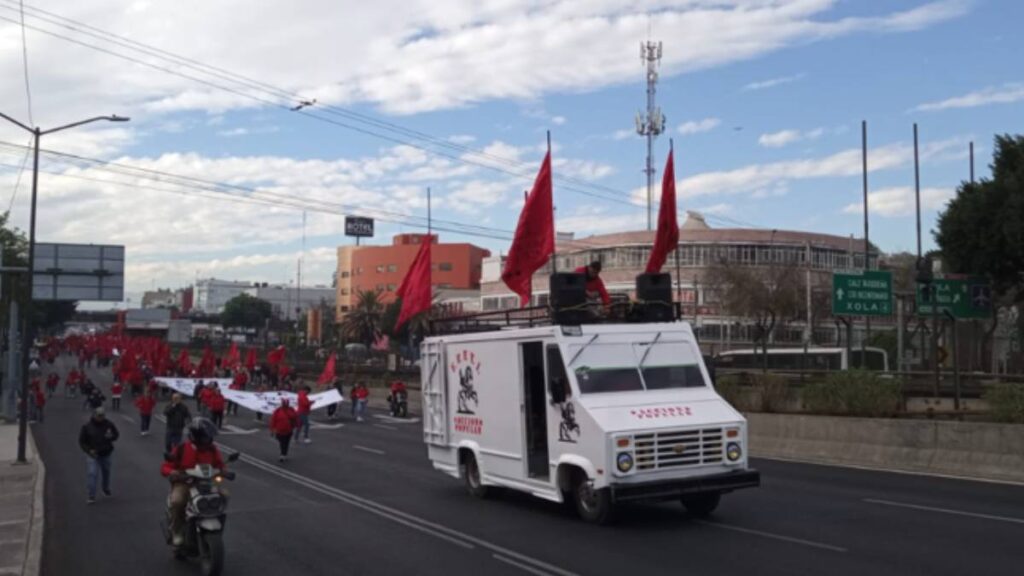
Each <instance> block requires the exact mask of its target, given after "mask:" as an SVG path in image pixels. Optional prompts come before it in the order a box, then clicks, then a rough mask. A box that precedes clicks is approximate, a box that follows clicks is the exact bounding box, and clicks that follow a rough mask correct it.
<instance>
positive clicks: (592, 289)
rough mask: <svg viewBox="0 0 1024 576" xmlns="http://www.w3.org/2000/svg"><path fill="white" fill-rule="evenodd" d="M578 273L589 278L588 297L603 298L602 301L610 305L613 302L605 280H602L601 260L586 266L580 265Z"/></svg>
mask: <svg viewBox="0 0 1024 576" xmlns="http://www.w3.org/2000/svg"><path fill="white" fill-rule="evenodd" d="M575 272H576V273H577V274H583V275H584V276H586V279H587V286H586V290H587V299H588V300H593V299H596V298H598V297H600V298H601V303H602V304H604V305H605V306H608V305H609V304H611V303H612V298H611V296H609V295H608V290H606V289H605V287H604V280H601V261H600V260H594V261H593V262H591V263H590V264H588V265H586V266H580V267H579V268H577V269H576V270H575Z"/></svg>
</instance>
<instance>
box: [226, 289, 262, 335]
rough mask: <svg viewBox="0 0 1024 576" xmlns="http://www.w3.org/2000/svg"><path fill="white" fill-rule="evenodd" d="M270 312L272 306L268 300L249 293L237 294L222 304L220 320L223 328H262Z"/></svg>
mask: <svg viewBox="0 0 1024 576" xmlns="http://www.w3.org/2000/svg"><path fill="white" fill-rule="evenodd" d="M272 312H273V307H272V306H271V305H270V302H267V301H266V300H263V299H262V298H257V297H255V296H250V295H249V294H239V295H238V296H235V297H234V298H232V299H231V300H228V301H227V304H225V305H224V312H223V313H221V315H220V321H221V324H223V325H224V327H225V328H229V327H232V326H242V327H244V328H262V327H263V326H264V325H265V324H266V322H267V320H268V319H269V318H270V316H271V314H272Z"/></svg>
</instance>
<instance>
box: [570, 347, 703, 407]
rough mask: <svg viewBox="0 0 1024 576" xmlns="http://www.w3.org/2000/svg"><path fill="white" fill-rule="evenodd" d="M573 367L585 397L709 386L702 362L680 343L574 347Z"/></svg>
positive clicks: (572, 350)
mask: <svg viewBox="0 0 1024 576" xmlns="http://www.w3.org/2000/svg"><path fill="white" fill-rule="evenodd" d="M569 351H570V354H571V355H575V357H576V361H575V363H574V365H573V366H572V367H571V369H572V371H573V373H574V374H575V375H576V381H577V383H578V384H579V387H580V392H581V393H582V394H588V393H590V394H593V393H606V392H630V391H638V390H664V389H669V388H696V387H702V386H704V385H705V382H704V376H703V373H702V372H701V370H700V366H699V361H698V360H697V359H696V358H694V357H693V353H692V352H691V347H690V345H689V344H688V343H687V342H683V341H680V340H675V341H665V340H661V341H659V339H657V338H652V339H651V341H648V342H611V343H608V342H600V341H598V342H593V341H591V342H587V343H586V344H579V345H571V346H570V347H569Z"/></svg>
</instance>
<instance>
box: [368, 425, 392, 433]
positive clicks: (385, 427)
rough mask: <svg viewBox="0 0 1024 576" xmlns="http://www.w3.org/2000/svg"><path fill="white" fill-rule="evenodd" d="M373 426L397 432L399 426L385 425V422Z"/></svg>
mask: <svg viewBox="0 0 1024 576" xmlns="http://www.w3.org/2000/svg"><path fill="white" fill-rule="evenodd" d="M373 427H374V428H380V429H382V430H391V431H393V432H397V431H398V428H395V427H393V426H385V425H383V424H374V425H373Z"/></svg>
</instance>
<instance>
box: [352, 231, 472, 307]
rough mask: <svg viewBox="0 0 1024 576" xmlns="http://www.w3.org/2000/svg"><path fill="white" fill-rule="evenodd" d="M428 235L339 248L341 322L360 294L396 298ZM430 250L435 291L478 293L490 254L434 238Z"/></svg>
mask: <svg viewBox="0 0 1024 576" xmlns="http://www.w3.org/2000/svg"><path fill="white" fill-rule="evenodd" d="M426 238H427V235H426V234H399V235H397V236H395V237H394V238H393V240H392V242H391V245H390V246H339V247H338V274H337V279H338V299H337V308H336V316H337V318H338V320H339V321H340V320H341V318H342V317H343V316H344V315H345V313H346V312H348V311H349V310H350V309H351V307H352V306H353V305H354V304H355V302H356V294H358V293H359V292H360V291H364V290H371V291H372V290H376V291H379V292H381V293H382V294H383V298H382V299H383V301H384V302H391V301H393V300H394V298H395V291H396V290H398V286H399V285H400V284H401V283H402V279H403V278H405V274H406V272H407V271H408V270H409V267H410V266H411V265H412V261H413V259H415V258H416V253H417V252H418V251H419V249H420V244H421V243H422V242H424V241H426ZM430 238H431V241H432V242H433V245H432V246H431V248H430V261H431V265H430V270H431V284H432V285H433V286H434V288H435V289H444V290H478V289H479V288H480V275H481V272H482V269H483V259H484V258H487V257H488V256H490V255H491V253H490V251H488V250H485V249H483V248H480V247H479V246H474V245H472V244H465V243H457V244H441V243H440V242H439V241H438V238H437V235H436V234H435V235H432V236H431V237H430Z"/></svg>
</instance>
